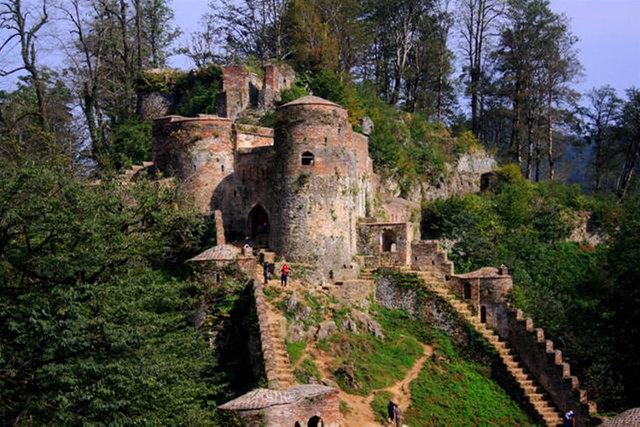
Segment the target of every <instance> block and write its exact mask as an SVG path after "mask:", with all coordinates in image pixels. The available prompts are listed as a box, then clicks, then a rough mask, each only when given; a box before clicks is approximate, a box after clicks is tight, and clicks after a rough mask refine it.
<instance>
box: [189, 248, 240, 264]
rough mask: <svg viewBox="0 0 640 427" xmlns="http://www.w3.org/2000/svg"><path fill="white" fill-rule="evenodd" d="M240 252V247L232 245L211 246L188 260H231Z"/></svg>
mask: <svg viewBox="0 0 640 427" xmlns="http://www.w3.org/2000/svg"><path fill="white" fill-rule="evenodd" d="M239 254H240V249H239V248H236V247H235V246H232V245H220V246H213V247H211V248H209V249H207V250H206V251H204V252H202V253H201V254H200V255H197V256H195V257H193V258H191V259H190V260H189V261H190V262H198V261H233V260H234V259H236V257H237V256H238V255H239Z"/></svg>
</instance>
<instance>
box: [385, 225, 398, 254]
mask: <svg viewBox="0 0 640 427" xmlns="http://www.w3.org/2000/svg"><path fill="white" fill-rule="evenodd" d="M397 244H398V237H397V236H396V233H395V232H394V231H393V230H384V231H383V232H382V252H396V251H397Z"/></svg>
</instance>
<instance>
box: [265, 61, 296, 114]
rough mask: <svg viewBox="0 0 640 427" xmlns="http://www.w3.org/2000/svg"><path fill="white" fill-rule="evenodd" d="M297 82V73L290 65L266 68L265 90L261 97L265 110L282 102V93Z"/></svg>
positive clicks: (276, 64)
mask: <svg viewBox="0 0 640 427" xmlns="http://www.w3.org/2000/svg"><path fill="white" fill-rule="evenodd" d="M295 81H296V73H295V71H293V68H291V66H290V65H287V64H284V63H271V64H267V65H265V67H264V86H263V87H264V89H263V91H262V93H261V94H260V95H261V103H262V106H263V108H265V109H268V110H269V109H272V108H274V107H275V104H276V102H277V101H280V92H281V91H282V90H284V89H288V88H290V87H291V86H292V85H293V83H294V82H295Z"/></svg>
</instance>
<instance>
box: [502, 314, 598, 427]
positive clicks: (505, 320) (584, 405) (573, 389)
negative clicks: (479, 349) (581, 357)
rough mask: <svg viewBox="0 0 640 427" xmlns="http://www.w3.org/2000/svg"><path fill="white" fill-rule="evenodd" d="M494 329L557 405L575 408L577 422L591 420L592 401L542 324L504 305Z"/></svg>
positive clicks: (593, 410) (564, 408) (568, 408)
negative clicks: (536, 325) (538, 324)
mask: <svg viewBox="0 0 640 427" xmlns="http://www.w3.org/2000/svg"><path fill="white" fill-rule="evenodd" d="M497 332H498V334H499V335H500V337H501V338H503V339H505V340H508V341H509V343H510V344H511V346H512V347H513V348H514V349H515V350H516V351H517V352H518V356H519V357H520V359H521V360H522V363H523V364H524V365H525V366H526V367H527V369H528V371H529V372H530V373H531V375H533V377H534V378H535V379H536V381H537V382H538V384H540V385H541V386H542V387H543V388H544V389H545V391H546V392H547V393H548V394H549V396H550V397H551V399H552V400H553V403H554V404H555V405H556V406H557V407H558V408H560V409H561V410H563V411H568V410H572V411H574V412H575V414H576V425H578V426H585V425H590V424H591V417H592V416H594V415H595V413H596V410H597V407H596V404H595V402H592V401H589V400H588V397H587V392H586V391H585V390H583V389H581V388H580V382H579V381H578V378H577V377H575V376H573V375H571V366H570V364H569V363H567V362H565V361H564V359H563V358H562V352H561V351H560V350H557V349H555V348H554V345H553V342H552V341H551V340H547V339H545V334H544V330H543V329H542V328H536V327H535V326H534V324H533V320H531V319H530V318H525V316H524V314H523V313H522V311H520V310H514V309H511V308H509V307H507V306H506V305H505V307H504V310H503V315H502V316H501V318H500V319H498V327H497Z"/></svg>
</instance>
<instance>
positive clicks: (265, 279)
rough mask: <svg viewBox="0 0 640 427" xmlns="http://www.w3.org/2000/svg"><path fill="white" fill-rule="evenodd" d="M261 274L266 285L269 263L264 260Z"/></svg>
mask: <svg viewBox="0 0 640 427" xmlns="http://www.w3.org/2000/svg"><path fill="white" fill-rule="evenodd" d="M262 275H263V276H264V284H265V285H266V284H267V283H269V263H268V262H266V261H265V262H264V263H263V264H262Z"/></svg>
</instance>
